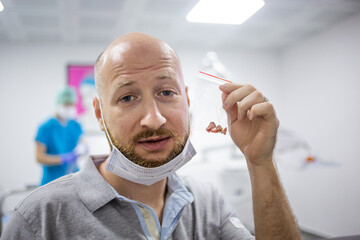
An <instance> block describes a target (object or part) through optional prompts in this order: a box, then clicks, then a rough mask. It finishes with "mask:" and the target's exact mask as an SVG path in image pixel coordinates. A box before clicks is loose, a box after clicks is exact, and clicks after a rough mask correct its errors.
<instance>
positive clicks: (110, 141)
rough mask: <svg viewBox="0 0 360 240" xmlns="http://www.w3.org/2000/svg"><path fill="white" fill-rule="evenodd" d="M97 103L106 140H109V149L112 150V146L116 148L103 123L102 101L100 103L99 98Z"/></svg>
mask: <svg viewBox="0 0 360 240" xmlns="http://www.w3.org/2000/svg"><path fill="white" fill-rule="evenodd" d="M99 105H100V111H101V120H102V122H103V125H104V129H105V136H106V138H107V140H108V141H109V143H110V151H112V150H113V148H116V147H115V146H114V143H113V142H112V140H111V138H110V134H109V131H108V129H107V126H106V123H105V119H104V115H103V108H102V103H101V100H100V99H99Z"/></svg>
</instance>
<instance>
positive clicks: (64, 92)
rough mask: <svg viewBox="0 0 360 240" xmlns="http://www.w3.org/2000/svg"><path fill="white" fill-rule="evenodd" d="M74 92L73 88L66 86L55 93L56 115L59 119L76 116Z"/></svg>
mask: <svg viewBox="0 0 360 240" xmlns="http://www.w3.org/2000/svg"><path fill="white" fill-rule="evenodd" d="M75 103H76V93H75V90H74V89H73V88H71V87H69V86H66V87H64V88H62V89H59V91H58V92H57V94H56V115H57V116H58V117H60V118H61V119H72V118H75V116H76V109H75Z"/></svg>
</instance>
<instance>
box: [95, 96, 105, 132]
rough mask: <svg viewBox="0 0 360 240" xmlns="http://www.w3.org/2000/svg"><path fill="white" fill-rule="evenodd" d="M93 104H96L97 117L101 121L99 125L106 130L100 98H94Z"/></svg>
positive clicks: (102, 129)
mask: <svg viewBox="0 0 360 240" xmlns="http://www.w3.org/2000/svg"><path fill="white" fill-rule="evenodd" d="M93 106H94V111H95V117H96V119H97V120H98V123H99V127H100V129H101V131H104V130H105V128H104V122H103V119H102V116H101V108H100V100H99V99H98V98H97V97H94V98H93Z"/></svg>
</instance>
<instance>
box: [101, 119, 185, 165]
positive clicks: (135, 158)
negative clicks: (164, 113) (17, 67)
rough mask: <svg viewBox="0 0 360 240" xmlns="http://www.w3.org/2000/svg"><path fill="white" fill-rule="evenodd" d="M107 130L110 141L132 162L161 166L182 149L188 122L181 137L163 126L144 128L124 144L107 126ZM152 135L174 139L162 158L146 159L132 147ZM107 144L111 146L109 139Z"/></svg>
mask: <svg viewBox="0 0 360 240" xmlns="http://www.w3.org/2000/svg"><path fill="white" fill-rule="evenodd" d="M104 123H105V122H104ZM105 127H106V128H107V126H106V123H105ZM107 130H108V133H109V136H110V139H111V142H112V143H113V144H114V146H115V147H116V148H117V149H118V150H119V151H120V152H121V153H122V154H123V155H124V156H125V157H126V158H127V159H129V160H130V161H132V162H133V163H135V164H137V165H139V166H142V167H146V168H155V167H159V166H162V165H164V164H166V163H168V162H170V161H171V160H172V159H174V158H175V157H176V156H177V155H179V154H180V153H181V152H182V151H183V150H184V147H185V144H186V142H187V140H188V138H189V136H190V123H189V124H188V127H187V130H186V133H185V136H184V137H183V138H182V139H181V138H179V137H178V135H177V134H176V133H175V132H174V131H171V130H167V129H164V128H159V129H157V130H151V129H145V130H144V131H141V132H139V133H138V134H136V135H135V136H133V137H132V138H131V139H130V141H129V143H128V144H126V145H124V144H121V143H119V142H118V141H117V140H116V139H115V138H114V137H113V135H112V134H111V133H110V131H109V128H107ZM154 136H157V137H172V138H173V139H174V140H175V141H174V144H175V145H174V147H173V149H172V150H171V152H170V153H169V154H168V155H167V156H166V157H165V158H163V159H147V158H144V157H142V156H141V155H139V154H137V153H136V152H135V150H134V148H135V145H136V143H137V142H138V141H139V140H141V139H145V138H149V137H154ZM106 137H107V136H106ZM108 141H109V139H108ZM109 144H110V147H111V143H110V141H109Z"/></svg>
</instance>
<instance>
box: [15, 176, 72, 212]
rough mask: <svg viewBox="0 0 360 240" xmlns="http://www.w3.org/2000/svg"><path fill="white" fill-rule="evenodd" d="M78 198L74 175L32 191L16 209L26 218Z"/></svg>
mask: <svg viewBox="0 0 360 240" xmlns="http://www.w3.org/2000/svg"><path fill="white" fill-rule="evenodd" d="M77 198H78V193H77V190H76V184H75V178H74V174H70V175H66V176H64V177H61V178H59V179H56V180H54V181H52V182H50V183H48V184H46V185H44V186H41V187H39V188H37V189H35V190H34V191H32V192H31V193H30V194H29V195H28V196H27V197H25V198H24V199H23V200H22V201H21V202H20V203H19V204H18V205H17V206H16V208H15V210H16V211H18V212H19V213H20V214H21V215H23V217H24V218H28V217H32V216H36V214H37V213H39V212H42V211H43V210H46V211H49V210H50V211H51V210H55V209H56V208H58V207H59V206H60V205H64V204H65V205H66V203H67V202H68V203H70V202H71V203H75V202H76V199H77Z"/></svg>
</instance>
